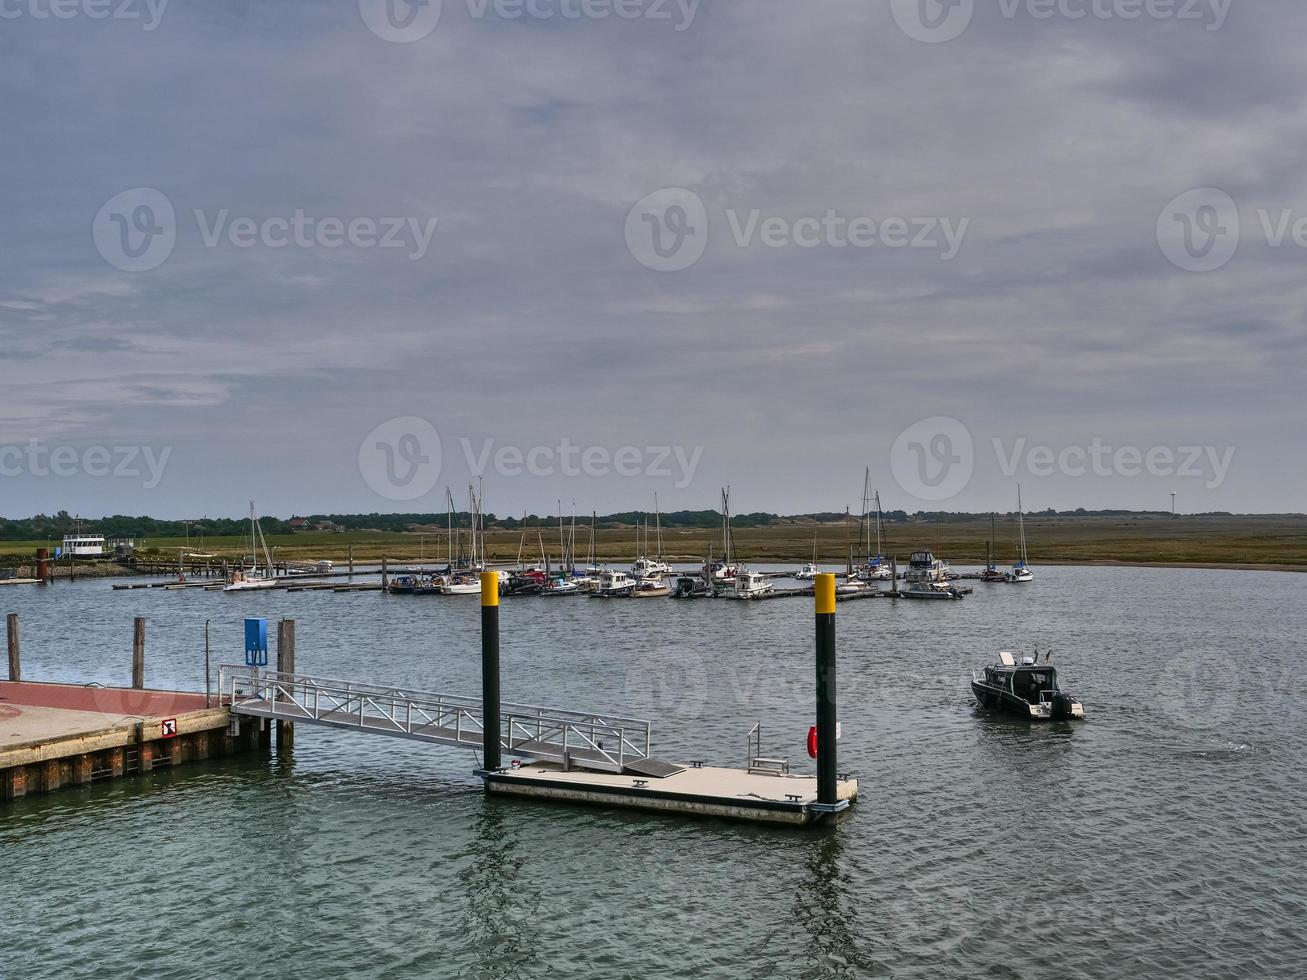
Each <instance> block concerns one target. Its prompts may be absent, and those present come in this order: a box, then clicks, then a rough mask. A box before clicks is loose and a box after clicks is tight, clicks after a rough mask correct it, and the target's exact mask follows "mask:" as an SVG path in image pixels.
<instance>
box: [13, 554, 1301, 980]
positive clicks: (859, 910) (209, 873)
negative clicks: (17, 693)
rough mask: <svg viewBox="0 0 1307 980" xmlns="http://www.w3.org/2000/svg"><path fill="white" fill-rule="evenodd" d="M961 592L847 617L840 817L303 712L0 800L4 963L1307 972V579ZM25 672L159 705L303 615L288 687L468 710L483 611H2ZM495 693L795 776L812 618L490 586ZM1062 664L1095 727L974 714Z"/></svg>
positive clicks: (1044, 577)
mask: <svg viewBox="0 0 1307 980" xmlns="http://www.w3.org/2000/svg"><path fill="white" fill-rule="evenodd" d="M1038 573H1039V580H1038V581H1037V582H1036V583H1034V584H1033V585H1029V586H1023V587H1011V586H984V585H981V584H980V583H975V584H976V595H974V596H972V597H971V598H969V599H967V600H965V601H963V602H957V603H942V602H941V603H915V604H914V603H908V602H899V603H890V602H876V601H873V602H860V603H849V604H845V605H842V606H841V607H840V613H839V637H840V663H839V671H840V685H841V691H840V708H841V711H840V716H841V720H842V723H843V731H844V736H843V740H842V742H841V747H840V752H841V760H840V761H841V768H847V769H849V770H851V771H853V772H855V773H857V774H858V775H859V777H860V779H861V787H862V799H861V802H860V804H859V805H858V807H857V808H856V811H855V815H854V816H853V817H852V818H851V819H850V820H848V821H847V822H845V823H844V824H843V825H842V826H840V827H839V828H838V829H837V830H835V831H833V832H817V831H810V832H800V833H796V832H794V831H789V830H769V829H765V828H757V827H751V826H740V825H734V824H730V823H718V822H695V821H687V820H680V819H673V818H658V817H648V816H642V815H629V814H622V813H605V812H602V811H597V810H591V809H580V808H577V809H572V808H567V807H558V806H545V805H538V804H532V803H525V802H509V801H498V800H491V799H487V798H485V797H484V796H483V794H482V792H481V790H480V785H479V783H478V782H477V781H476V780H474V779H473V778H472V776H471V769H472V759H471V757H470V754H465V753H463V752H460V751H458V750H454V749H444V748H437V747H429V746H413V745H410V744H408V743H405V742H402V741H399V740H392V739H379V738H375V737H366V736H360V735H350V734H348V733H339V732H330V731H325V730H315V729H312V728H308V727H305V726H301V728H300V731H299V732H298V734H297V744H296V747H295V750H294V755H293V758H291V759H287V760H281V761H278V760H277V759H276V758H275V757H259V756H255V757H246V758H243V759H237V760H223V761H215V762H210V763H205V764H200V765H196V766H192V767H189V768H187V769H185V770H179V771H178V772H177V773H175V774H171V773H165V774H162V775H159V776H155V777H152V778H141V779H129V780H122V781H119V782H117V783H113V784H103V785H97V786H93V787H89V788H86V789H83V790H71V791H65V792H62V793H59V794H55V795H52V796H47V797H36V798H32V799H28V800H25V801H22V802H20V803H17V804H14V805H11V806H8V807H3V806H0V895H2V896H3V923H4V928H3V932H0V935H2V936H3V943H4V952H3V959H2V960H0V975H4V976H14V977H59V976H68V975H74V976H96V977H118V976H126V975H149V976H155V975H169V976H176V977H210V976H214V975H218V974H219V973H229V974H232V975H235V976H248V975H253V974H255V973H261V974H268V975H274V974H275V975H280V976H290V977H300V976H304V977H316V976H322V975H326V974H328V973H335V974H350V975H360V976H386V977H404V976H439V977H445V976H466V977H496V978H498V977H556V976H564V975H574V976H582V975H584V976H602V977H632V978H642V977H650V976H711V977H824V976H881V975H894V976H922V977H939V976H986V977H1055V976H1056V977H1065V976H1085V977H1113V978H1115V977H1121V976H1150V977H1185V978H1190V977H1197V976H1211V977H1218V976H1220V977H1225V976H1284V977H1289V976H1299V977H1300V976H1303V975H1307V928H1305V925H1307V826H1305V825H1307V816H1305V814H1307V786H1305V785H1304V784H1305V782H1307V777H1305V776H1304V767H1303V761H1302V760H1303V759H1304V757H1307V744H1304V743H1305V742H1307V726H1305V725H1304V720H1305V719H1304V715H1305V709H1304V707H1303V699H1302V697H1301V695H1302V693H1303V690H1304V683H1303V680H1302V675H1303V652H1302V649H1303V648H1302V643H1301V640H1302V638H1303V636H1304V635H1307V607H1305V606H1304V603H1303V601H1302V597H1303V591H1304V588H1307V577H1303V576H1294V575H1288V574H1272V573H1251V572H1216V571H1172V570H1160V569H1137V570H1134V569H1131V570H1127V569H1084V568H1040V569H1039V570H1038ZM0 599H2V600H3V602H4V604H5V607H6V610H8V611H17V612H19V613H20V614H21V615H22V617H23V635H24V646H23V653H24V670H25V673H26V674H27V675H28V676H29V677H31V678H33V679H67V680H77V681H86V680H92V679H94V680H99V681H102V682H105V683H118V684H123V683H126V682H127V680H128V677H129V673H130V659H131V657H130V648H131V618H132V617H133V616H134V615H143V616H147V617H149V620H150V625H149V628H148V629H149V632H148V641H147V676H148V680H149V682H150V683H151V684H152V685H157V686H180V687H183V688H188V689H196V690H198V689H202V687H203V677H204V674H203V663H204V660H203V650H204V647H203V633H204V623H205V620H206V619H209V620H211V621H212V624H211V630H212V636H213V647H214V651H215V654H214V657H215V662H217V660H219V659H225V660H228V661H233V660H234V661H239V660H240V659H241V649H242V636H241V632H240V619H241V618H242V617H244V616H246V615H260V616H267V617H268V618H269V619H276V618H279V617H281V616H290V617H293V618H295V619H297V620H298V634H297V635H298V650H297V653H298V661H299V667H300V669H301V670H302V671H304V672H306V673H320V674H325V675H328V676H338V677H351V678H354V677H357V678H360V679H375V680H380V681H390V682H394V683H399V684H406V685H410V686H415V687H423V688H427V689H436V690H441V689H445V690H454V691H465V692H470V693H475V692H476V691H477V690H478V683H477V668H478V659H477V657H478V653H477V650H478V647H477V635H478V633H477V629H478V619H477V605H476V600H475V599H474V598H473V599H466V598H450V599H412V598H402V597H385V596H381V595H378V594H370V593H365V594H359V595H348V596H347V595H315V594H312V593H300V594H296V595H287V594H284V593H277V594H264V595H243V596H239V597H237V596H231V595H222V594H211V593H198V594H187V593H165V592H162V591H161V590H151V591H148V592H147V591H135V592H127V593H114V592H112V591H110V589H109V587H108V585H107V584H105V583H103V582H88V583H77V584H74V585H68V584H61V585H58V586H55V587H52V588H50V589H47V590H44V591H38V590H35V589H10V590H6V591H5V592H4V593H3V594H0ZM502 615H503V621H504V650H503V658H504V693H505V697H506V698H510V699H517V700H524V701H533V702H543V703H546V704H556V705H558V706H560V707H575V708H605V709H608V710H614V711H622V712H626V713H631V714H634V715H636V716H637V717H650V718H652V719H654V744H655V749H656V752H657V754H659V755H661V756H663V757H665V758H678V757H679V758H704V759H707V760H709V761H713V762H720V763H725V764H731V765H740V764H742V763H743V761H744V754H745V734H746V732H747V731H748V729H749V728H750V726H752V725H753V724H754V722H756V721H761V722H762V723H763V730H764V749H765V751H767V752H768V753H769V754H784V755H788V756H789V757H790V758H791V759H793V760H795V761H796V763H797V762H798V761H799V760H800V759H802V760H803V763H804V766H805V767H806V765H807V758H806V755H805V753H804V750H803V739H804V736H805V734H806V731H807V727H808V725H809V724H810V720H811V716H812V693H811V686H812V667H811V610H810V607H809V605H808V603H807V602H806V601H804V600H783V601H777V602H770V603H757V604H746V603H727V602H691V603H677V602H672V601H670V600H667V601H659V600H649V601H647V602H596V601H592V600H587V599H565V600H563V599H560V600H539V599H521V600H518V601H516V602H514V601H511V600H506V601H505V604H504V606H503V613H502ZM1036 644H1037V645H1038V646H1039V648H1040V650H1041V651H1042V650H1044V649H1046V648H1049V647H1052V648H1053V649H1054V650H1055V651H1056V652H1055V654H1054V662H1055V663H1056V664H1058V665H1059V666H1060V674H1061V680H1062V683H1063V686H1064V687H1068V688H1069V689H1071V690H1072V691H1074V692H1075V693H1077V694H1078V695H1079V696H1080V697H1081V699H1082V700H1083V701H1084V703H1085V705H1086V710H1087V712H1088V713H1089V720H1088V721H1086V722H1084V723H1083V724H1080V725H1078V726H1076V727H1074V728H1066V727H1054V728H1048V727H1045V728H1030V727H1027V726H1022V725H1016V724H1010V723H1005V722H1002V721H997V720H992V719H988V718H984V717H981V716H978V715H977V714H976V712H975V709H974V708H973V706H972V702H971V698H970V693H969V689H968V687H967V682H968V680H969V677H970V671H971V669H972V668H973V667H978V666H980V665H982V664H983V663H985V662H989V661H990V660H992V659H993V655H994V653H995V652H996V651H997V650H999V649H1015V650H1020V651H1025V652H1028V651H1029V650H1030V649H1031V648H1032V647H1033V646H1034V645H1036Z"/></svg>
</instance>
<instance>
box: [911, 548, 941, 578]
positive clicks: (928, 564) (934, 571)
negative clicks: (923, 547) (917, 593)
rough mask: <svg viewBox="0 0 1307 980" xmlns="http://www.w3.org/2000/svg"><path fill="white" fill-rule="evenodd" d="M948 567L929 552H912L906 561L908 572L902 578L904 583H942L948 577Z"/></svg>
mask: <svg viewBox="0 0 1307 980" xmlns="http://www.w3.org/2000/svg"><path fill="white" fill-rule="evenodd" d="M949 571H950V570H949V567H948V565H947V564H945V563H944V562H943V561H941V560H940V559H938V558H936V557H935V556H934V555H933V554H932V553H931V552H929V551H914V552H913V553H912V555H911V557H910V558H909V559H908V570H907V572H906V573H905V574H904V576H903V580H904V581H905V582H910V583H911V582H944V581H947V579H948V577H949Z"/></svg>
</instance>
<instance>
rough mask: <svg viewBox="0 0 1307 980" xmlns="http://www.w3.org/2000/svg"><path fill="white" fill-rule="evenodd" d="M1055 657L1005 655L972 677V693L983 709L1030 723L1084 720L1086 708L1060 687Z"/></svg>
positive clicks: (1002, 653)
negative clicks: (1054, 664) (1054, 662)
mask: <svg viewBox="0 0 1307 980" xmlns="http://www.w3.org/2000/svg"><path fill="white" fill-rule="evenodd" d="M1052 656H1053V655H1052V653H1051V652H1049V653H1046V654H1045V655H1044V661H1043V663H1039V662H1038V661H1039V656H1038V654H1036V655H1035V656H1033V657H1022V658H1021V662H1020V663H1017V659H1016V657H1015V656H1014V655H1013V654H1011V653H1008V652H1007V651H1003V652H1001V653H999V655H998V663H996V664H994V665H992V666H990V667H986V668H984V669H983V670H979V671H976V672H974V673H973V674H972V676H971V692H972V693H973V694H974V695H975V696H976V701H977V703H978V704H979V705H980V706H981V707H982V708H992V709H994V710H998V711H1004V712H1007V713H1008V714H1012V715H1016V716H1017V717H1018V718H1025V719H1028V720H1030V721H1073V720H1079V719H1081V718H1084V716H1085V708H1084V705H1082V704H1081V703H1080V702H1079V701H1078V700H1077V699H1076V698H1074V697H1072V696H1071V695H1070V694H1068V693H1067V692H1065V691H1063V690H1062V689H1061V688H1060V687H1059V686H1058V683H1057V668H1055V667H1054V666H1053V665H1052V664H1051V663H1050V661H1051V660H1052Z"/></svg>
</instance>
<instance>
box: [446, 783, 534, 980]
mask: <svg viewBox="0 0 1307 980" xmlns="http://www.w3.org/2000/svg"><path fill="white" fill-rule="evenodd" d="M501 803H502V801H500V800H496V799H495V798H494V797H492V796H490V795H486V796H485V797H484V799H483V801H482V806H481V807H480V810H479V812H478V814H477V817H476V822H475V830H474V832H473V834H472V841H471V843H470V845H469V846H470V847H471V849H472V852H473V853H472V858H471V862H470V863H469V864H468V866H467V867H466V868H464V869H463V870H461V871H460V872H459V873H458V882H459V885H460V886H461V887H462V889H463V890H464V892H465V893H466V904H465V906H464V916H465V923H464V929H463V934H464V936H465V940H464V949H465V951H466V953H467V954H468V960H469V961H470V963H471V964H472V966H471V968H470V969H469V971H468V972H467V975H469V976H474V977H485V978H488V980H489V978H494V980H499V978H512V977H525V976H533V975H537V972H538V968H539V966H540V963H539V962H538V959H539V953H538V950H539V948H540V946H539V939H538V937H537V936H535V935H533V934H532V932H531V930H529V929H526V928H523V925H524V919H527V918H528V917H529V916H530V914H531V912H532V911H533V909H534V907H536V906H538V905H539V903H540V902H541V901H542V900H543V896H542V895H541V894H540V892H539V891H538V890H536V889H535V888H534V886H532V885H531V883H530V881H529V878H528V876H527V875H525V874H523V868H524V858H523V856H522V854H521V853H520V848H519V845H518V844H517V843H516V842H515V835H514V833H513V832H512V830H511V829H510V826H509V821H510V818H511V817H512V815H513V813H512V809H511V808H509V807H505V806H502V805H501Z"/></svg>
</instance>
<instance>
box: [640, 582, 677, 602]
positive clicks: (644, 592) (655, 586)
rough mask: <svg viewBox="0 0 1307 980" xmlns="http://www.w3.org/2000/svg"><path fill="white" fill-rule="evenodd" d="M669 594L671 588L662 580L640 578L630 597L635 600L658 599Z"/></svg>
mask: <svg viewBox="0 0 1307 980" xmlns="http://www.w3.org/2000/svg"><path fill="white" fill-rule="evenodd" d="M671 594H672V590H671V587H670V586H669V585H668V584H667V583H666V581H664V580H663V579H661V578H642V579H640V580H639V581H638V582H636V584H635V591H634V592H632V593H631V596H632V597H633V598H636V599H658V598H662V597H663V596H668V595H671Z"/></svg>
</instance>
